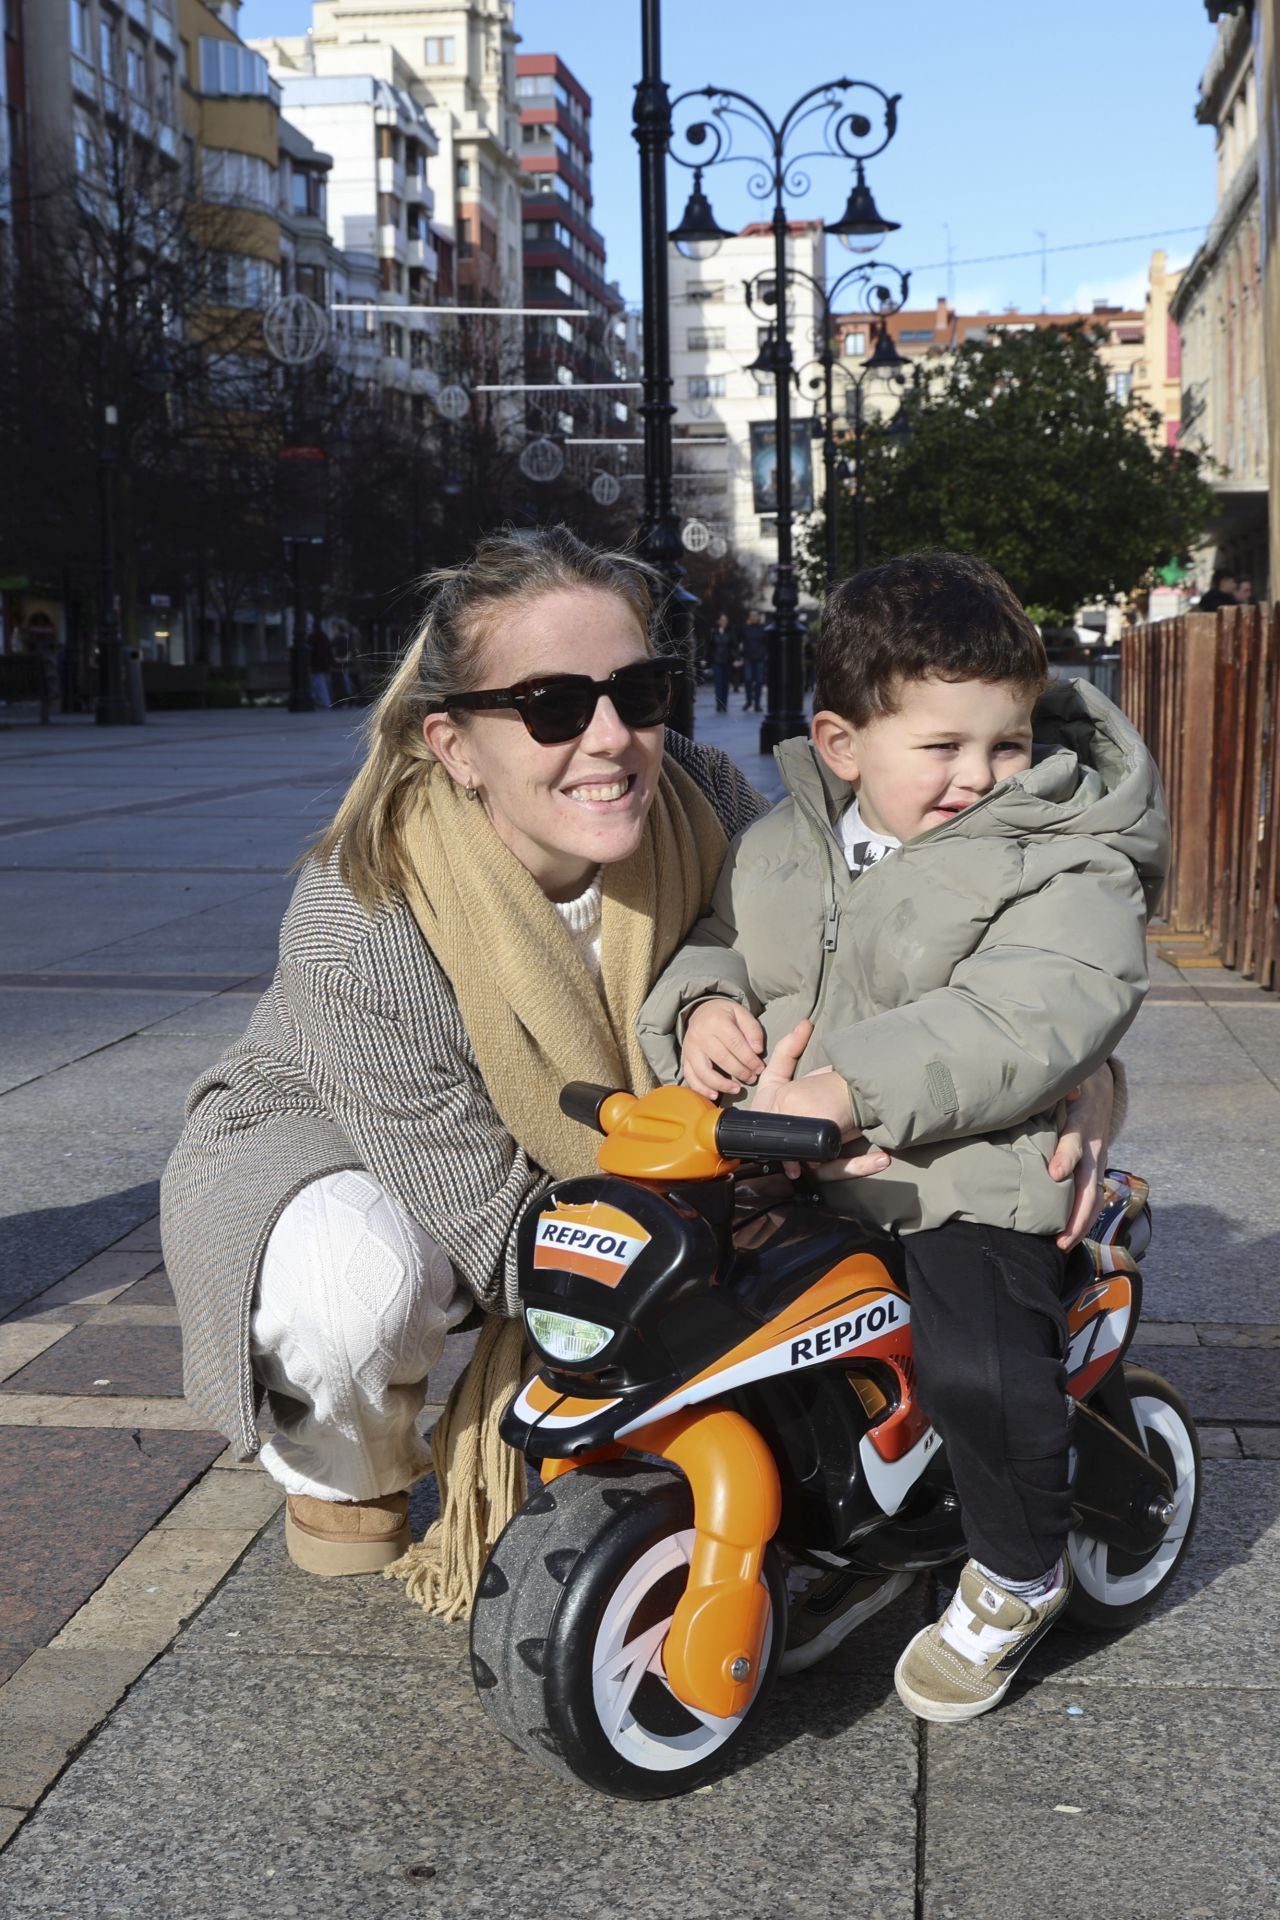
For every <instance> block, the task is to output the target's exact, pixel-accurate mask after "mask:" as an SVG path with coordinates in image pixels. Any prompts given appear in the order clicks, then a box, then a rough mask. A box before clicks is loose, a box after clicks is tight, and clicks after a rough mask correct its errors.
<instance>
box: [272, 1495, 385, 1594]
mask: <svg viewBox="0 0 1280 1920" xmlns="http://www.w3.org/2000/svg"><path fill="white" fill-rule="evenodd" d="M284 1542H285V1545H286V1547H287V1548H288V1549H289V1558H290V1559H291V1560H292V1561H293V1564H294V1565H295V1566H296V1567H301V1568H302V1569H303V1571H304V1573H318V1574H321V1575H323V1576H326V1577H332V1576H333V1575H335V1574H342V1573H376V1572H377V1571H378V1569H379V1568H380V1567H389V1566H390V1565H391V1562H392V1561H393V1560H398V1559H399V1558H400V1555H401V1554H402V1553H403V1552H404V1550H405V1548H406V1547H407V1546H408V1545H409V1496H408V1494H407V1493H388V1494H384V1495H383V1496H382V1498H381V1499H380V1500H317V1499H316V1498H315V1497H314V1495H312V1494H309V1493H291V1494H290V1495H289V1498H288V1500H287V1501H286V1502H285V1516H284Z"/></svg>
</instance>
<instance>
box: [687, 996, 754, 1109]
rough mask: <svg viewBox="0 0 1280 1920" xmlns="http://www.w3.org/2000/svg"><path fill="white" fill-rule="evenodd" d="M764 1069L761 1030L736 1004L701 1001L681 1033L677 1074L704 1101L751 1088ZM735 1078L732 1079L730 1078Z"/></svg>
mask: <svg viewBox="0 0 1280 1920" xmlns="http://www.w3.org/2000/svg"><path fill="white" fill-rule="evenodd" d="M763 1065H764V1028H763V1027H762V1026H761V1025H760V1022H759V1021H758V1020H757V1019H756V1017H755V1015H754V1014H753V1013H748V1012H747V1010H746V1008H745V1007H740V1006H739V1005H738V1003H737V1001H736V1000H704V1001H703V1002H702V1004H701V1006H697V1007H695V1008H694V1010H693V1012H692V1013H691V1014H690V1015H689V1019H688V1021H687V1023H686V1025H685V1030H684V1045H683V1046H682V1047H681V1049H680V1071H681V1073H682V1074H683V1075H684V1082H685V1085H686V1086H687V1087H692V1088H693V1091H694V1092H695V1093H701V1094H704V1095H705V1096H706V1098H707V1099H708V1100H714V1099H715V1098H716V1096H717V1094H721V1093H741V1092H742V1089H743V1088H744V1087H753V1086H754V1085H755V1083H756V1081H757V1080H758V1079H759V1077H760V1070H761V1068H762V1067H763ZM735 1075H736V1076H737V1078H735V1077H734V1076H735Z"/></svg>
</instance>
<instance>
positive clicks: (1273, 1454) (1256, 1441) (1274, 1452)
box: [1236, 1426, 1280, 1460]
mask: <svg viewBox="0 0 1280 1920" xmlns="http://www.w3.org/2000/svg"><path fill="white" fill-rule="evenodd" d="M1236 1437H1237V1438H1238V1440H1239V1442H1240V1446H1241V1449H1242V1451H1243V1453H1244V1457H1245V1459H1246V1460H1280V1427H1248V1426H1244V1427H1237V1428H1236Z"/></svg>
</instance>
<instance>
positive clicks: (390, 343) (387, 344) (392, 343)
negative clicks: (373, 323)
mask: <svg viewBox="0 0 1280 1920" xmlns="http://www.w3.org/2000/svg"><path fill="white" fill-rule="evenodd" d="M382 351H383V353H384V354H385V355H386V356H387V358H388V360H403V359H404V328H403V327H397V326H395V325H393V324H388V325H384V327H383V329H382Z"/></svg>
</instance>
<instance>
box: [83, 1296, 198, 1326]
mask: <svg viewBox="0 0 1280 1920" xmlns="http://www.w3.org/2000/svg"><path fill="white" fill-rule="evenodd" d="M88 1321H89V1324H90V1325H92V1326H95V1327H176V1326H177V1325H178V1324H179V1322H178V1309H177V1307H176V1306H175V1305H174V1304H173V1303H172V1301H171V1302H170V1303H169V1305H168V1306H156V1307H148V1306H130V1305H127V1304H126V1302H125V1300H124V1299H123V1298H121V1299H119V1300H112V1301H111V1302H110V1304H109V1305H108V1306H105V1307H95V1308H94V1310H93V1312H92V1313H91V1314H89V1315H88Z"/></svg>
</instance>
